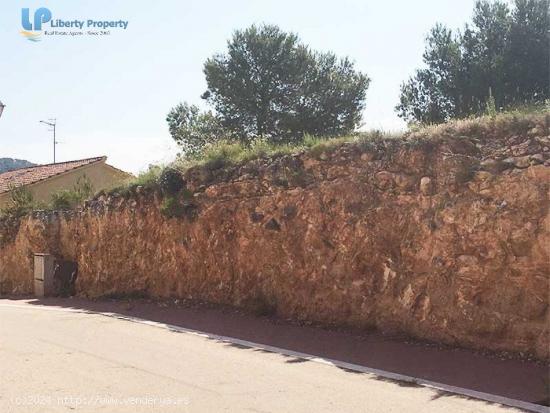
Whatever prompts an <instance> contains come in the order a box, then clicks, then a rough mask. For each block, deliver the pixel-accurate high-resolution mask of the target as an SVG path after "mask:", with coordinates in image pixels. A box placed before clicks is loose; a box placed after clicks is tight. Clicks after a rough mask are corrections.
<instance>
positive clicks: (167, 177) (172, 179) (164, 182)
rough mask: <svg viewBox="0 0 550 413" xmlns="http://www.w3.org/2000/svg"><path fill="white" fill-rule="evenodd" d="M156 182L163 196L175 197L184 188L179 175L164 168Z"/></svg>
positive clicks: (172, 169)
mask: <svg viewBox="0 0 550 413" xmlns="http://www.w3.org/2000/svg"><path fill="white" fill-rule="evenodd" d="M158 182H159V185H160V189H161V190H162V192H164V194H165V195H176V194H177V193H178V192H180V191H181V190H182V189H183V188H184V187H185V181H184V180H183V178H182V176H181V173H180V172H179V171H177V170H176V169H174V168H165V169H164V170H163V171H162V172H161V174H160V176H159V179H158Z"/></svg>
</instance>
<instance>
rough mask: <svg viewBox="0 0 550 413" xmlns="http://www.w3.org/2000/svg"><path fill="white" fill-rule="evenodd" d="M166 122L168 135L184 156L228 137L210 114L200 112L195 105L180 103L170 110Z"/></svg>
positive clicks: (195, 152)
mask: <svg viewBox="0 0 550 413" xmlns="http://www.w3.org/2000/svg"><path fill="white" fill-rule="evenodd" d="M166 121H167V122H168V128H169V131H170V135H172V138H173V139H174V140H175V141H176V142H177V143H178V144H179V145H180V146H181V147H182V150H183V153H185V154H186V155H191V156H192V155H196V154H197V153H199V152H200V150H201V149H202V148H203V147H204V146H206V145H207V144H209V143H212V142H214V141H216V140H219V139H224V138H227V137H228V132H227V131H226V130H225V129H224V128H223V127H222V125H221V124H220V122H219V120H218V119H217V118H216V117H215V116H214V115H213V114H212V112H210V111H206V112H201V110H200V109H199V107H198V106H195V105H188V104H187V103H180V104H179V105H177V106H175V107H174V108H172V109H171V110H170V112H169V113H168V116H167V117H166Z"/></svg>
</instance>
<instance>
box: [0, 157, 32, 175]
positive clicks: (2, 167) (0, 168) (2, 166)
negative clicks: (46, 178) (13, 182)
mask: <svg viewBox="0 0 550 413" xmlns="http://www.w3.org/2000/svg"><path fill="white" fill-rule="evenodd" d="M34 165H35V164H34V163H32V162H29V161H26V160H24V159H12V158H0V173H2V172H7V171H13V170H14V169H21V168H27V167H29V166H34Z"/></svg>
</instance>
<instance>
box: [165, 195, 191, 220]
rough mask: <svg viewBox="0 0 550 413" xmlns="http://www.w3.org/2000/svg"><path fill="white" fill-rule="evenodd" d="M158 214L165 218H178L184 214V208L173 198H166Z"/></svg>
mask: <svg viewBox="0 0 550 413" xmlns="http://www.w3.org/2000/svg"><path fill="white" fill-rule="evenodd" d="M160 213H161V214H162V215H164V216H165V217H166V218H180V217H182V216H183V215H184V214H185V207H184V206H183V204H182V203H181V202H180V201H179V199H178V198H176V197H175V196H168V197H166V198H164V200H163V201H162V205H161V206H160Z"/></svg>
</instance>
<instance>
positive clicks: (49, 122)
mask: <svg viewBox="0 0 550 413" xmlns="http://www.w3.org/2000/svg"><path fill="white" fill-rule="evenodd" d="M40 123H43V124H45V125H48V126H49V127H51V129H50V131H52V132H53V163H55V146H56V145H57V144H58V143H59V142H57V141H56V140H55V125H56V124H57V119H48V122H46V121H45V120H41V121H40Z"/></svg>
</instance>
